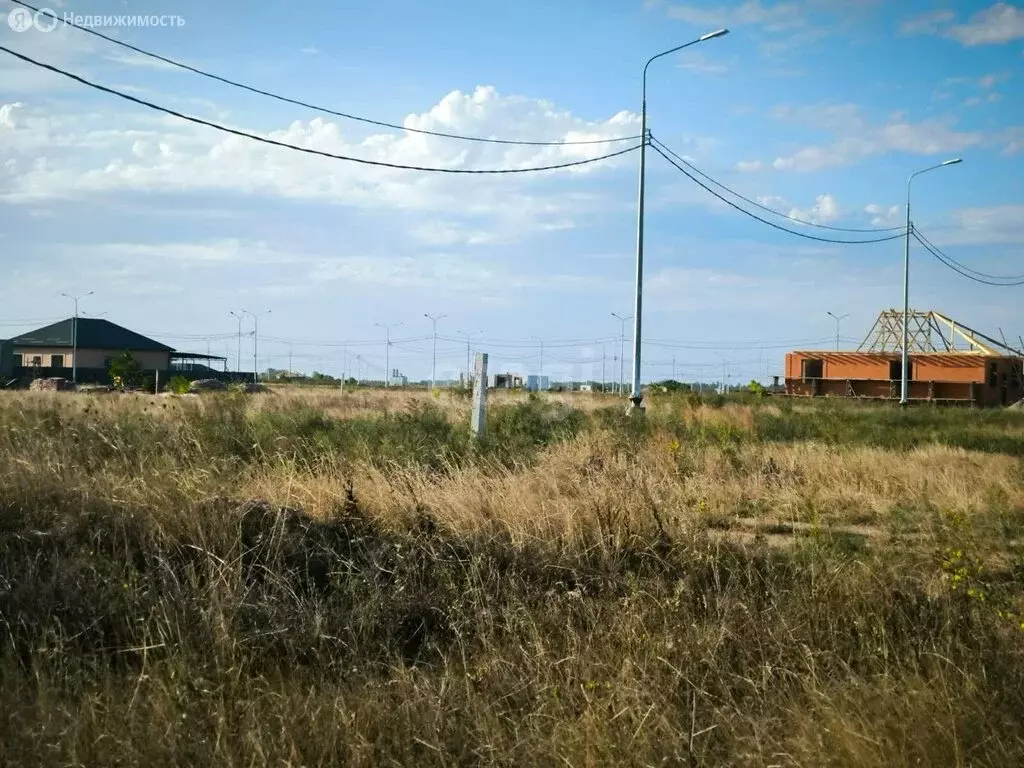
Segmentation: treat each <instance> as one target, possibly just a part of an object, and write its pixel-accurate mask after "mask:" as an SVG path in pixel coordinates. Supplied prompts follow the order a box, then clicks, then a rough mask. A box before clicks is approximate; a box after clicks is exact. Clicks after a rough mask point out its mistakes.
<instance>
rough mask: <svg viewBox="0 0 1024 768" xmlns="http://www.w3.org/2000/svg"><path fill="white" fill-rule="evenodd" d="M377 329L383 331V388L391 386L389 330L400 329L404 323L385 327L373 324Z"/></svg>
mask: <svg viewBox="0 0 1024 768" xmlns="http://www.w3.org/2000/svg"><path fill="white" fill-rule="evenodd" d="M374 325H376V326H377V327H378V328H383V329H384V368H385V369H386V370H385V372H384V386H385V388H387V387H390V386H391V329H392V328H401V327H402V326H403V325H405V323H392V324H391V325H385V324H384V323H374Z"/></svg>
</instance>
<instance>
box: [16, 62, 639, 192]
mask: <svg viewBox="0 0 1024 768" xmlns="http://www.w3.org/2000/svg"><path fill="white" fill-rule="evenodd" d="M0 51H3V52H4V53H7V54H9V55H11V56H14V57H15V58H17V59H21V60H22V61H24V62H26V63H28V64H32V65H34V66H37V67H40V68H41V69H45V70H48V71H50V72H53V73H55V74H58V75H63V76H64V77H66V78H68V79H70V80H74V81H75V82H77V83H81V84H82V85H85V86H88V87H89V88H93V89H95V90H97V91H102V92H103V93H109V94H110V95H111V96H117V97H118V98H120V99H124V100H125V101H130V102H132V103H133V104H138V105H139V106H143V107H147V108H149V109H152V110H155V111H157V112H162V113H164V114H165V115H170V116H171V117H177V118H178V119H180V120H186V121H188V122H190V123H195V124H196V125H204V126H206V127H207V128H213V129H215V130H218V131H221V132H222V133H229V134H232V135H234V136H241V137H242V138H245V139H251V140H253V141H258V142H261V143H263V144H269V145H271V146H275V147H282V148H284V149H291V150H293V151H295V152H303V153H305V154H307V155H317V156H319V157H327V158H330V159H332V160H344V161H346V162H350V163H359V164H360V165H372V166H377V167H380V168H396V169H399V170H406V171H421V172H424V173H450V174H474V175H484V174H486V175H502V174H520V173H537V172H540V171H556V170H560V169H562V168H574V167H576V166H581V165H589V164H591V163H596V162H599V161H601V160H609V159H611V158H613V157H618V156H619V155H625V154H627V153H629V152H635V151H636V150H638V149H639V148H640V145H639V144H637V145H636V146H635V147H628V148H627V149H620V150H619V151H617V152H610V153H608V154H605V155H601V156H599V157H591V158H587V159H586V160H573V161H571V162H565V163H554V164H551V165H543V166H535V167H531V168H435V167H431V166H423V165H405V164H402V163H389V162H385V161H383V160H367V159H365V158H361V157H351V156H348V155H337V154H334V153H333V152H324V151H322V150H319V149H310V148H309V147H300V146H298V145H295V144H289V143H287V142H285V141H277V140H276V139H268V138H266V137H265V136H258V135H256V134H254V133H248V132H246V131H240V130H238V129H237V128H229V127H228V126H226V125H221V124H220V123H214V122H211V121H210V120H203V119H202V118H199V117H192V116H191V115H186V114H184V113H182V112H178V111H176V110H173V109H169V108H167V107H163V106H160V105H159V104H155V103H153V102H151V101H146V100H145V99H140V98H137V97H135V96H131V95H129V94H127V93H123V92H122V91H118V90H116V89H114V88H108V87H107V86H105V85H99V84H98V83H94V82H92V81H90V80H86V79H85V78H84V77H81V76H80V75H76V74H74V73H72V72H68V71H66V70H63V69H61V68H60V67H55V66H53V65H52V64H46V63H44V62H41V61H36V60H35V59H33V58H31V57H29V56H26V55H25V54H23V53H18V52H17V51H12V50H11V49H10V48H7V47H5V46H2V45H0Z"/></svg>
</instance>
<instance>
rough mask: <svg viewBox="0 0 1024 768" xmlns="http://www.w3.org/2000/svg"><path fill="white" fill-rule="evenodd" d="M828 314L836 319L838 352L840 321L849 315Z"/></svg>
mask: <svg viewBox="0 0 1024 768" xmlns="http://www.w3.org/2000/svg"><path fill="white" fill-rule="evenodd" d="M828 316H829V317H831V318H832V319H833V320H835V321H836V352H838V351H839V323H840V321H842V320H845V319H846V318H848V317H849V315H838V316H837V315H833V314H832V313H831V312H829V313H828ZM757 365H758V368H760V367H761V362H760V361H758V364H757Z"/></svg>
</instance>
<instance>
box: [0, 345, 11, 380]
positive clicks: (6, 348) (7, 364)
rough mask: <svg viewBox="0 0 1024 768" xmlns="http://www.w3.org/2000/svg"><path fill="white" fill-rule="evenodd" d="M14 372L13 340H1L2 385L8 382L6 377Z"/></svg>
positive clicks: (0, 365) (0, 366)
mask: <svg viewBox="0 0 1024 768" xmlns="http://www.w3.org/2000/svg"><path fill="white" fill-rule="evenodd" d="M13 372H14V353H13V347H12V346H11V342H9V341H2V340H0V386H3V385H4V384H5V383H6V379H8V378H10V377H11V374H12V373H13Z"/></svg>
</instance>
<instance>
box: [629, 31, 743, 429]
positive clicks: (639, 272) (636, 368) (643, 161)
mask: <svg viewBox="0 0 1024 768" xmlns="http://www.w3.org/2000/svg"><path fill="white" fill-rule="evenodd" d="M727 34H729V30H727V29H717V30H715V31H714V32H708V33H707V34H706V35H701V36H700V37H698V38H697V39H696V40H691V41H690V42H689V43H684V44H683V45H677V46H676V47H675V48H669V49H668V50H667V51H662V52H661V53H659V54H657V55H656V56H652V57H651V58H649V59H648V60H647V63H646V64H644V72H643V100H642V102H641V108H640V137H641V138H640V184H639V190H638V193H637V223H636V303H635V306H634V308H633V391H632V393H631V394H630V397H629V399H630V400H631V401H632V403H633V405H632V410H633V411H635V412H640V411H642V409H643V395H642V394H641V392H640V332H641V317H642V315H643V279H644V178H645V175H646V174H645V171H646V168H647V141H648V136H647V68H648V67H649V66H651V62H653V61H654V60H655V59H660V58H661V57H662V56H668V55H669V54H670V53H675V52H676V51H681V50H683V49H684V48H689V47H690V46H691V45H696V44H697V43H703V42H704V41H706V40H712V39H714V38H716V37H721V36H722V35H727Z"/></svg>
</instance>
